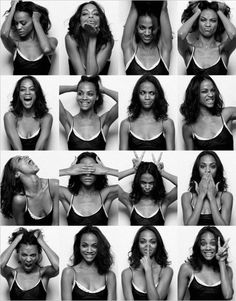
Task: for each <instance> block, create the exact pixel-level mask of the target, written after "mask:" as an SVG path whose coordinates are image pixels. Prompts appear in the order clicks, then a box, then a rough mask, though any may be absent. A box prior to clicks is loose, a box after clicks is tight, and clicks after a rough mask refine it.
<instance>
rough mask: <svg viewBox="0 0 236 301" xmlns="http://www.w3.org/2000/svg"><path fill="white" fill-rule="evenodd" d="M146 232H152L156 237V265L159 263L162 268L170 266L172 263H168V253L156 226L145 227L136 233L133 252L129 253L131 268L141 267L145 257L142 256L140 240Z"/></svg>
mask: <svg viewBox="0 0 236 301" xmlns="http://www.w3.org/2000/svg"><path fill="white" fill-rule="evenodd" d="M144 231H152V232H153V233H154V234H155V236H156V241H157V248H156V252H155V254H154V259H155V261H156V263H158V264H159V265H160V266H161V267H162V268H163V267H166V266H168V265H169V264H170V262H169V261H168V254H167V251H166V249H165V246H164V243H163V240H162V238H161V235H160V233H159V232H158V230H157V229H156V228H155V227H154V226H143V227H141V228H140V229H139V230H138V232H137V233H136V235H135V237H134V241H133V244H132V247H131V250H130V252H129V253H128V260H129V264H130V266H131V267H132V268H134V269H136V268H138V267H139V266H140V259H141V258H142V257H143V255H142V254H141V252H140V248H139V238H140V235H141V233H142V232H144Z"/></svg>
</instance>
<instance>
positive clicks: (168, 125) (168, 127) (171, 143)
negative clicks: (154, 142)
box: [163, 118, 175, 150]
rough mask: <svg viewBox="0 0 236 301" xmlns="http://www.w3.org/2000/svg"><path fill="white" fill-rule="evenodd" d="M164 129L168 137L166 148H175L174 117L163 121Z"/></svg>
mask: <svg viewBox="0 0 236 301" xmlns="http://www.w3.org/2000/svg"><path fill="white" fill-rule="evenodd" d="M163 129H164V133H165V138H166V149H167V150H174V149H175V126H174V122H173V120H172V119H169V118H168V119H167V120H164V121H163Z"/></svg>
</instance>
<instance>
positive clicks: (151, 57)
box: [121, 1, 172, 75]
mask: <svg viewBox="0 0 236 301" xmlns="http://www.w3.org/2000/svg"><path fill="white" fill-rule="evenodd" d="M121 47H122V51H123V56H124V64H125V71H126V74H127V75H143V74H145V73H149V74H153V75H168V74H169V65H170V54H171V49H172V33H171V26H170V20H169V15H168V10H167V1H155V3H154V2H152V1H145V2H144V1H141V2H140V1H132V3H131V7H130V11H129V15H128V18H127V20H126V24H125V26H124V32H123V37H122V42H121Z"/></svg>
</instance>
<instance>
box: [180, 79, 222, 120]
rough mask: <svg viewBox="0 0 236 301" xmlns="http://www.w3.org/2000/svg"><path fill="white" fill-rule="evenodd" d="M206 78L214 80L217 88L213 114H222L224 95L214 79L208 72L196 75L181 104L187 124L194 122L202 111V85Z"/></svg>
mask: <svg viewBox="0 0 236 301" xmlns="http://www.w3.org/2000/svg"><path fill="white" fill-rule="evenodd" d="M204 80H209V81H211V82H212V84H213V87H214V90H215V92H214V93H215V102H214V106H213V108H212V109H211V110H210V111H211V113H212V115H217V116H218V115H220V114H221V112H222V109H223V107H224V102H223V99H222V96H221V94H220V92H219V90H218V88H217V86H216V83H215V82H214V80H213V79H212V78H211V77H210V76H209V75H208V74H206V73H203V74H198V75H195V76H194V77H193V78H192V79H191V81H190V83H189V84H188V87H187V89H186V92H185V98H184V102H183V103H182V104H181V106H180V113H181V114H182V115H183V116H184V120H185V123H186V124H192V123H194V122H195V121H196V120H197V118H198V116H199V113H200V106H201V105H200V87H201V83H202V82H203V81H204Z"/></svg>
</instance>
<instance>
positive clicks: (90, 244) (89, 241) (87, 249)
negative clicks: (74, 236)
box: [80, 233, 98, 263]
mask: <svg viewBox="0 0 236 301" xmlns="http://www.w3.org/2000/svg"><path fill="white" fill-rule="evenodd" d="M97 252H98V239H97V236H96V235H94V234H93V233H86V234H83V235H82V237H81V241H80V253H81V255H82V257H83V259H84V260H85V261H86V262H87V263H91V262H93V261H94V259H95V257H96V256H97Z"/></svg>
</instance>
